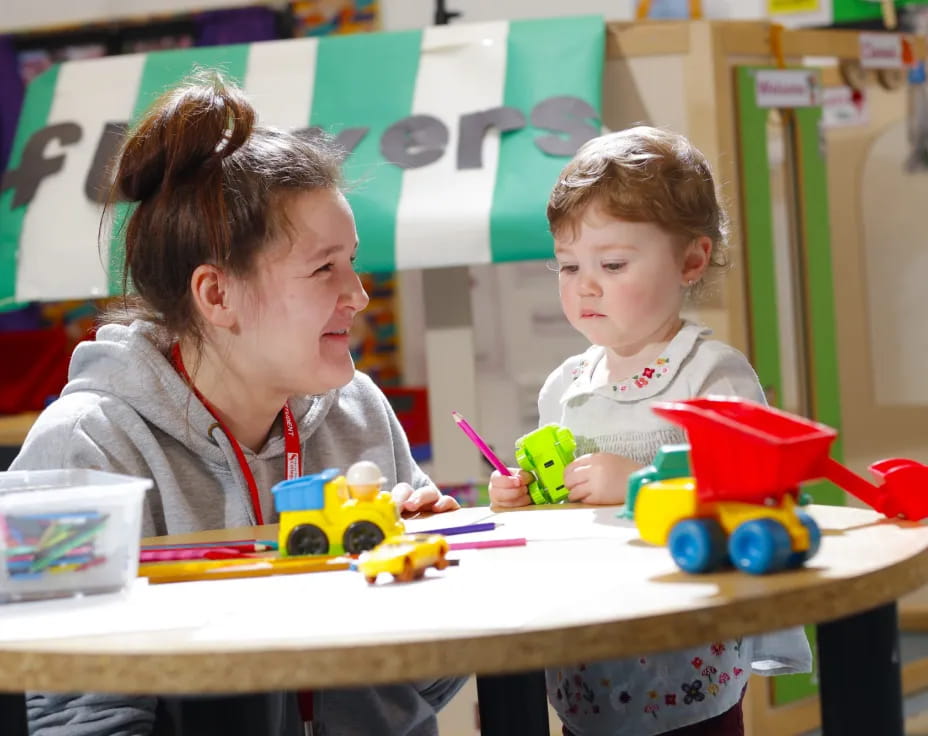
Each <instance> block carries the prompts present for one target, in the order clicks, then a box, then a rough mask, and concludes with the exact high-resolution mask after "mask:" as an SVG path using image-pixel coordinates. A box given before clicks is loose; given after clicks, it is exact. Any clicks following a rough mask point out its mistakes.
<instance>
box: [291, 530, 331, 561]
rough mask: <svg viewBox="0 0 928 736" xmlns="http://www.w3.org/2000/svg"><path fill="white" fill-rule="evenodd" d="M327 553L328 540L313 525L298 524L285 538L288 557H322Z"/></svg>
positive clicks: (322, 532)
mask: <svg viewBox="0 0 928 736" xmlns="http://www.w3.org/2000/svg"><path fill="white" fill-rule="evenodd" d="M328 551H329V538H328V537H327V536H326V535H325V532H324V531H322V529H320V528H319V527H318V526H316V525H315V524H299V525H297V526H295V527H293V529H292V530H291V532H290V534H289V535H288V536H287V554H288V555H324V554H328Z"/></svg>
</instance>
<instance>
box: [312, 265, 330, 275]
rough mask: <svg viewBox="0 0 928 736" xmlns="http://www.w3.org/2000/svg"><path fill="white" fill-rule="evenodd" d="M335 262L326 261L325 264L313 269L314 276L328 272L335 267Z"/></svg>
mask: <svg viewBox="0 0 928 736" xmlns="http://www.w3.org/2000/svg"><path fill="white" fill-rule="evenodd" d="M334 266H335V264H334V263H326V264H325V265H324V266H319V268H317V269H316V270H315V271H313V276H315V275H316V274H320V273H328V272H329V271H331V270H332V269H333V268H334Z"/></svg>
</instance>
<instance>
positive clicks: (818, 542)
mask: <svg viewBox="0 0 928 736" xmlns="http://www.w3.org/2000/svg"><path fill="white" fill-rule="evenodd" d="M796 516H798V517H799V521H801V522H802V525H803V526H804V527H805V528H806V529H808V530H809V549H807V550H804V551H802V552H793V553H792V554H791V555H790V556H789V559H788V560H787V561H786V567H787V568H789V569H793V568H796V567H801V566H802V565H803V564H804V563H805V562H806V561H807V560H809V559H811V558H812V557H814V556H815V553H816V552H818V548H819V547H821V546H822V530H821V529H819V528H818V524H816V523H815V519H813V518H812V517H811V516H809V515H808V514H807V513H806V512H805V511H797V512H796Z"/></svg>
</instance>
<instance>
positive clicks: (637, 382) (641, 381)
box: [575, 356, 670, 392]
mask: <svg viewBox="0 0 928 736" xmlns="http://www.w3.org/2000/svg"><path fill="white" fill-rule="evenodd" d="M669 362H670V358H668V357H666V356H665V357H662V358H658V359H657V360H656V361H654V364H653V365H649V366H648V367H647V368H645V369H644V370H643V371H641V373H636V374H635V375H634V376H632V377H631V378H626V379H625V380H624V381H621V382H619V383H614V384H612V390H613V391H622V392H624V391H628V390H629V389H631V388H644V387H645V386H647V385H648V384H649V383H650V382H651V379H652V378H660V377H661V376H662V375H664V374H665V373H669V372H670V368H668V367H667V364H668V363H669ZM575 378H576V376H575Z"/></svg>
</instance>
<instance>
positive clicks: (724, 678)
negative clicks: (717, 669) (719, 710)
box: [719, 672, 731, 685]
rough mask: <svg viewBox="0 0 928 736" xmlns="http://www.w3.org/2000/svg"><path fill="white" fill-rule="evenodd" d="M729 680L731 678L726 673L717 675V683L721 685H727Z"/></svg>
mask: <svg viewBox="0 0 928 736" xmlns="http://www.w3.org/2000/svg"><path fill="white" fill-rule="evenodd" d="M730 679H731V676H730V675H729V674H728V673H727V672H723V673H722V674H721V675H719V682H720V683H721V684H722V685H725V684H727V683H728V681H729V680H730Z"/></svg>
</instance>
